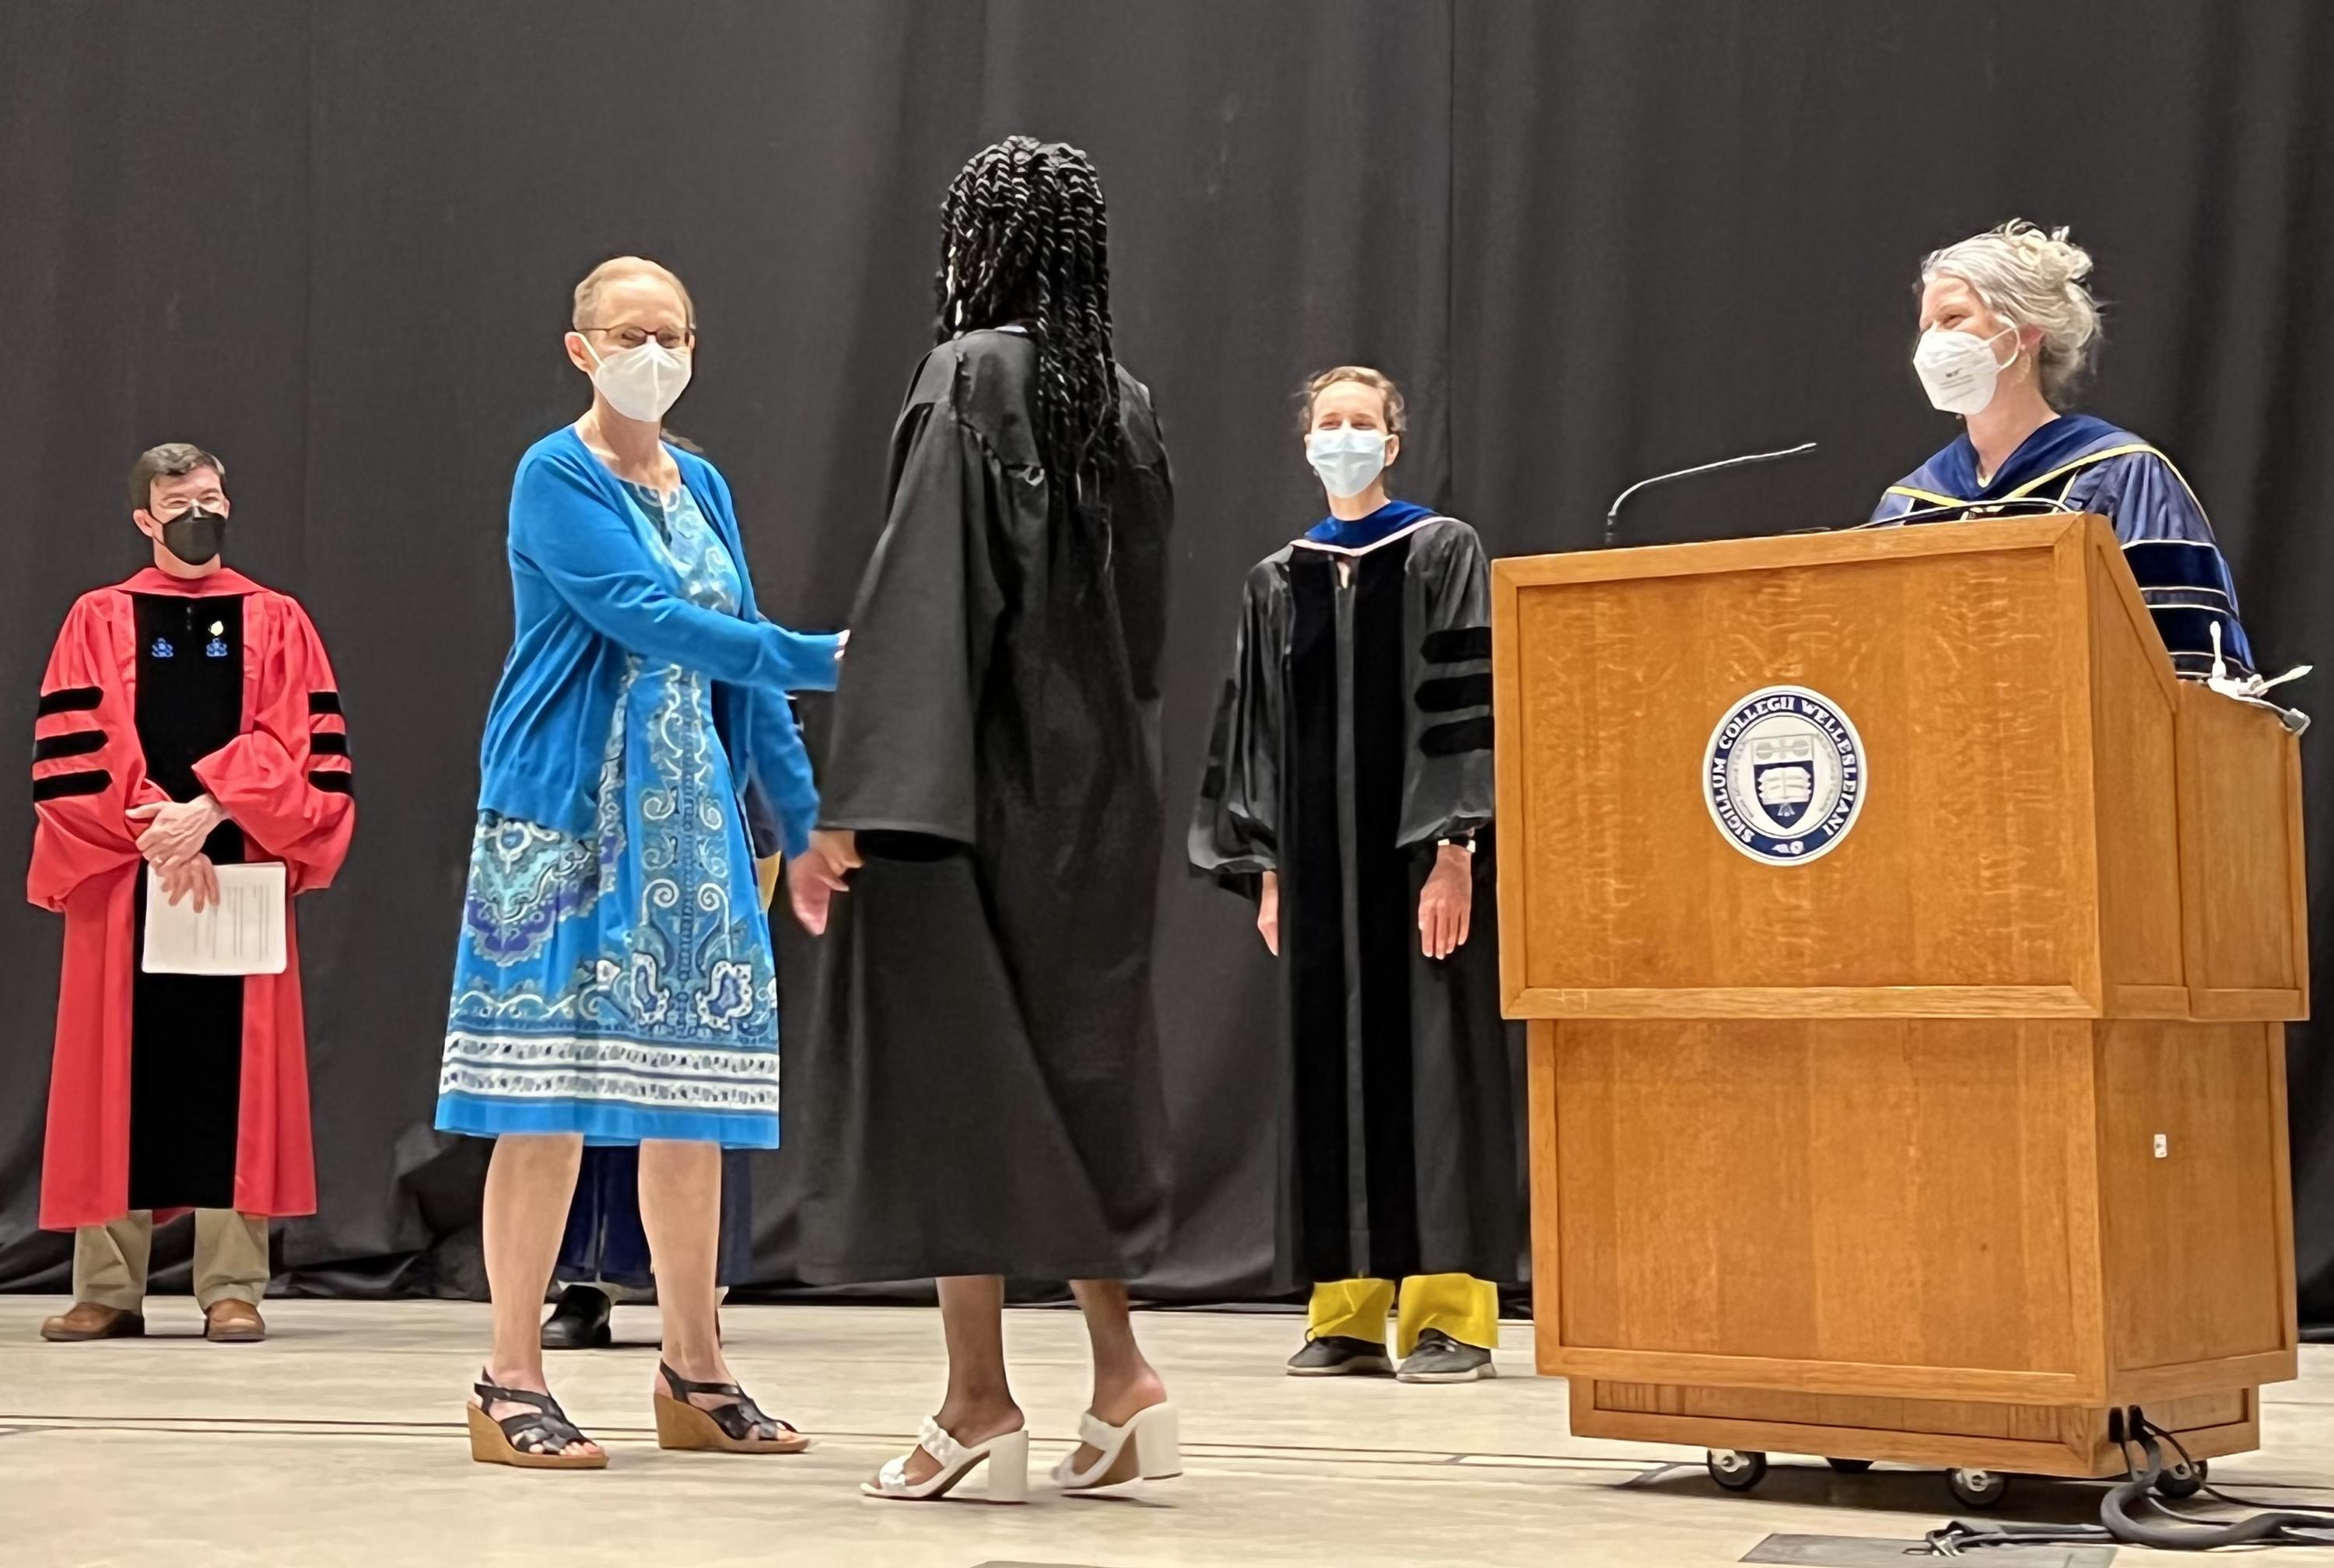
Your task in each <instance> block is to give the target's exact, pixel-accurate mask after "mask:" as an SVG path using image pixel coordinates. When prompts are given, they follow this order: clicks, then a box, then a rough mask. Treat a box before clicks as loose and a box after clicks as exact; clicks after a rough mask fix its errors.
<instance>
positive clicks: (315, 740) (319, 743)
mask: <svg viewBox="0 0 2334 1568" xmlns="http://www.w3.org/2000/svg"><path fill="white" fill-rule="evenodd" d="M308 750H309V751H310V752H311V753H313V755H317V756H346V755H349V737H348V736H345V735H342V733H341V732H340V731H339V730H336V729H320V730H318V731H317V732H316V733H315V734H313V735H312V736H309V737H308Z"/></svg>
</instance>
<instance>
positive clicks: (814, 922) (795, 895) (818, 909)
mask: <svg viewBox="0 0 2334 1568" xmlns="http://www.w3.org/2000/svg"><path fill="white" fill-rule="evenodd" d="M858 869H859V835H858V834H857V833H854V832H851V831H850V830H849V829H847V828H846V829H835V828H816V829H814V830H813V831H812V832H811V835H810V848H808V849H807V850H805V851H803V852H802V853H801V854H799V855H796V857H795V858H794V859H793V860H791V861H787V862H786V901H787V902H788V903H790V904H792V905H793V906H794V911H795V919H796V920H797V921H799V922H800V923H801V925H802V928H803V929H804V930H805V931H808V932H809V933H810V934H811V935H812V936H814V937H818V936H824V935H825V933H826V912H827V906H828V905H830V904H831V903H833V902H834V895H835V894H837V893H841V892H848V891H849V890H850V887H851V883H850V874H851V873H852V872H853V871H857V870H858Z"/></svg>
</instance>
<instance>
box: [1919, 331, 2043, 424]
mask: <svg viewBox="0 0 2334 1568" xmlns="http://www.w3.org/2000/svg"><path fill="white" fill-rule="evenodd" d="M2017 331H2018V329H2017V328H2016V327H2004V328H2002V329H2001V332H1996V333H1994V334H1993V336H1992V337H1990V338H1981V337H1979V336H1978V335H1977V334H1976V333H1975V332H1962V331H1960V330H1959V329H1952V330H1948V329H1945V328H1942V327H1931V328H1930V329H1929V330H1928V331H1927V332H1923V333H1922V334H1921V346H1920V347H1919V348H1916V349H1914V351H1913V373H1914V374H1915V375H1917V376H1919V377H1920V378H1921V388H1922V390H1924V391H1925V392H1927V393H1928V394H1929V401H1930V402H1932V403H1934V404H1935V405H1936V406H1937V407H1938V408H1940V409H1943V410H1944V411H1945V412H1946V413H1948V414H1963V415H1968V414H1975V413H1978V412H1981V411H1982V409H1984V408H1985V406H1986V405H1987V404H1988V403H1991V402H1992V401H1993V389H1994V385H1995V383H1996V382H1998V381H2000V380H2001V372H2002V371H2004V370H2008V369H2009V368H2010V366H2011V365H2014V364H2016V363H2017V362H2018V351H2016V350H2014V349H2013V350H2012V351H2011V355H2010V363H2009V364H1996V363H1994V359H1993V345H1994V344H1995V343H1997V342H1999V341H2001V339H2002V338H2003V337H2005V336H2008V335H2011V334H2013V333H2015V332H2017Z"/></svg>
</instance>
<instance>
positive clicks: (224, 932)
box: [140, 861, 285, 975]
mask: <svg viewBox="0 0 2334 1568" xmlns="http://www.w3.org/2000/svg"><path fill="white" fill-rule="evenodd" d="M215 869H216V870H217V872H218V886H219V898H218V902H217V903H216V904H212V905H209V906H207V908H206V909H204V910H203V911H202V913H200V914H197V913H196V912H195V899H194V895H193V894H191V893H188V894H186V895H184V896H182V897H181V898H180V899H178V902H177V903H176V904H173V903H171V902H170V895H169V894H168V893H166V892H164V891H163V890H162V882H161V879H160V877H159V874H158V873H157V872H156V871H155V870H154V868H153V867H151V866H149V867H147V868H146V952H145V955H144V957H143V958H142V959H141V961H140V967H141V968H143V969H144V970H145V971H146V973H148V974H149V975H281V974H282V973H284V962H285V958H284V913H285V885H284V864H283V862H282V861H261V862H259V863H258V864H256V865H248V866H219V867H217V868H215Z"/></svg>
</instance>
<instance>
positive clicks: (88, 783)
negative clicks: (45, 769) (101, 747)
mask: <svg viewBox="0 0 2334 1568" xmlns="http://www.w3.org/2000/svg"><path fill="white" fill-rule="evenodd" d="M112 783H113V775H112V774H110V773H108V772H106V771H105V770H104V769H103V768H92V769H91V770H90V771H89V772H87V773H56V774H50V775H49V776H48V777H46V778H36V779H34V781H33V799H34V801H35V802H40V801H53V800H56V799H58V798H60V797H62V796H64V795H93V794H101V793H102V792H103V791H104V790H106V789H107V788H109V787H111V784H112Z"/></svg>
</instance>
